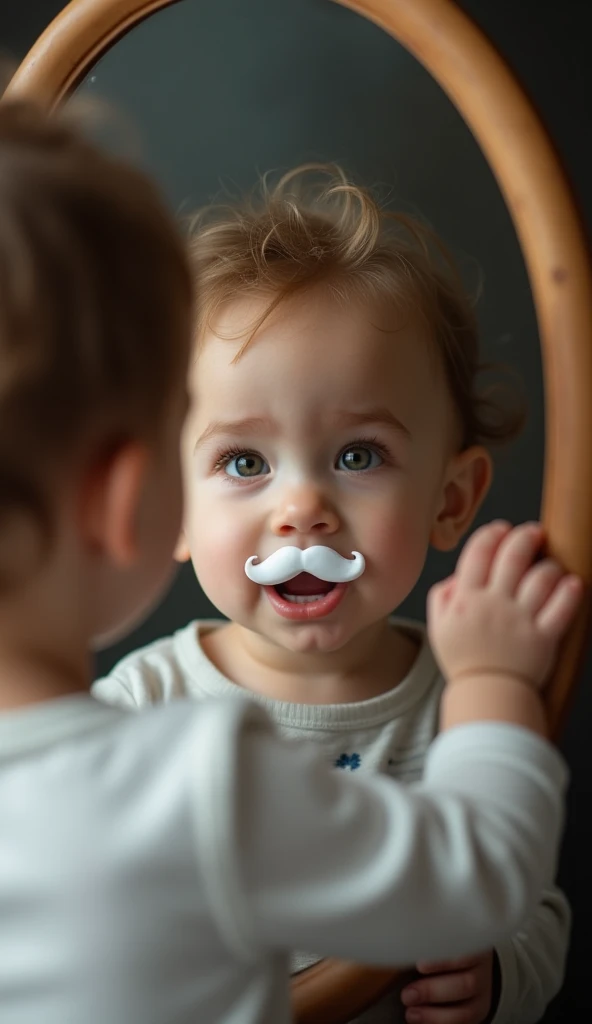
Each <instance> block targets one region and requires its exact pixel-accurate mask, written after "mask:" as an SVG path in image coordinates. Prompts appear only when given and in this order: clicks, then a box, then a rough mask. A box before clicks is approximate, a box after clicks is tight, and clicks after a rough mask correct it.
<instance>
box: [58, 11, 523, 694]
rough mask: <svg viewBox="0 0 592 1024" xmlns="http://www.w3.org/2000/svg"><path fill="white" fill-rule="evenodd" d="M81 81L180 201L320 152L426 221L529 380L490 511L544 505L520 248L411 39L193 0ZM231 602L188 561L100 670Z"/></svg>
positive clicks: (359, 23)
mask: <svg viewBox="0 0 592 1024" xmlns="http://www.w3.org/2000/svg"><path fill="white" fill-rule="evenodd" d="M78 94H79V95H82V96H89V97H95V98H96V97H99V98H100V99H102V100H105V101H106V102H107V104H108V105H109V106H110V107H112V108H113V109H114V110H115V111H118V112H120V114H121V115H122V116H121V118H117V119H116V120H117V122H118V128H117V131H116V132H115V133H114V134H115V135H117V140H115V138H114V137H112V138H108V137H107V136H105V140H104V141H105V142H106V144H107V145H110V146H111V145H117V146H120V145H122V144H123V143H125V145H126V146H128V147H131V150H132V151H133V153H134V154H135V158H136V159H137V160H138V162H139V163H140V164H141V165H142V166H144V167H145V168H146V169H147V170H149V171H150V172H151V173H152V174H154V175H155V176H156V178H157V179H158V180H159V182H160V183H161V185H162V187H163V188H164V190H165V193H166V195H167V198H168V200H169V202H170V204H171V206H172V208H173V209H174V210H175V212H177V213H180V214H186V213H189V212H190V211H191V210H192V209H194V208H195V207H197V206H200V205H202V204H204V203H206V202H209V201H211V200H212V199H216V198H220V197H221V196H223V195H224V193H225V191H226V192H227V191H230V192H232V193H233V194H236V193H237V191H241V190H243V189H248V188H251V187H252V186H253V185H254V183H255V182H256V181H257V179H258V178H259V176H260V175H261V174H262V173H263V172H266V171H269V170H278V171H283V170H287V169H289V168H291V167H292V166H294V165H296V164H298V163H301V162H303V161H310V160H315V161H334V162H338V163H340V164H341V165H342V166H343V167H344V169H345V170H346V171H347V172H348V174H350V175H351V176H353V177H354V178H355V179H356V180H357V181H359V182H360V183H362V184H365V185H370V186H374V187H376V188H377V190H378V192H379V193H380V195H381V196H382V197H383V198H386V199H387V201H388V203H389V204H390V205H391V206H392V207H393V208H398V209H402V210H405V211H408V212H409V211H410V212H416V213H419V214H420V215H421V216H422V217H423V218H424V219H426V220H427V221H428V222H429V223H430V224H431V225H432V227H433V228H434V229H435V230H436V231H437V232H438V234H439V235H440V236H441V237H442V238H443V240H444V241H445V242H446V243H447V245H448V246H449V247H450V248H451V250H452V251H453V253H454V255H455V256H456V257H457V259H458V260H459V262H460V265H461V268H462V270H463V274H465V275H466V276H467V283H468V284H469V286H470V287H471V288H473V289H474V288H475V286H476V283H477V281H478V280H479V279H480V280H481V282H482V286H481V294H480V298H479V302H478V307H477V308H478V315H479V322H480V326H481V337H482V345H483V352H484V355H485V358H487V359H493V360H496V361H502V362H504V363H507V364H509V365H510V366H511V367H513V368H514V369H515V370H516V371H517V372H518V374H519V376H520V378H521V379H522V381H523V382H524V384H525V389H526V393H527V400H528V423H527V426H526V429H525V430H524V432H523V434H522V436H521V437H520V439H519V440H518V441H517V442H515V443H514V444H513V445H512V446H511V447H510V448H509V449H507V450H506V451H505V452H504V454H503V455H501V456H500V457H499V458H498V460H497V467H496V477H495V482H494V485H493V488H492V490H491V492H490V495H489V496H488V498H487V501H486V503H485V505H484V507H483V509H482V511H481V514H480V516H479V519H478V522H481V521H483V520H485V519H489V518H492V517H494V516H499V515H503V516H505V517H507V518H509V519H511V520H513V521H518V520H523V519H526V518H530V517H533V516H536V514H537V511H538V508H539V501H540V488H541V479H542V458H543V394H542V383H541V360H540V351H539V343H538V335H537V328H536V320H535V315H534V309H533V304H532V298H531V295H530V289H529V286H528V281H527V276H526V271H525V267H524V262H523V259H522V256H521V253H520V248H519V245H518V242H517V239H516V235H515V232H514V229H513V226H512V223H511V220H510V217H509V214H508V212H507V210H506V207H505V204H504V201H503V199H502V196H501V193H500V191H499V189H498V187H497V184H496V182H495V179H494V177H493V175H492V173H491V171H490V169H489V166H488V164H487V162H486V160H485V158H484V157H483V155H482V154H481V151H480V149H479V147H478V145H477V143H476V142H475V140H474V139H473V137H472V135H471V133H470V131H469V130H468V128H467V127H466V125H465V124H464V122H463V120H462V119H461V117H460V115H459V114H458V112H457V111H456V109H455V107H454V106H453V104H452V103H451V102H450V101H449V100H448V98H447V97H446V96H445V94H444V93H443V91H442V90H441V89H440V88H439V86H438V85H437V84H436V83H435V82H434V81H433V79H432V78H431V76H430V75H429V74H428V73H427V72H426V71H425V70H424V69H423V67H422V66H421V65H420V64H419V63H418V62H417V61H416V60H415V59H414V58H413V57H411V56H410V55H409V54H408V53H407V52H406V51H405V50H404V49H403V48H402V47H401V46H400V45H399V44H398V43H396V42H395V41H394V40H393V39H392V38H391V37H390V36H388V35H387V34H386V33H384V32H383V31H381V30H380V29H379V28H377V27H376V26H374V25H373V24H371V23H370V22H368V21H367V20H366V19H365V18H362V17H360V16H359V15H357V14H355V13H353V12H351V11H349V10H347V9H345V8H343V7H341V6H340V5H338V4H335V3H330V2H328V0H281V3H280V2H278V0H249V3H248V4H246V3H244V0H216V2H215V3H213V2H210V3H206V2H205V0H181V2H178V3H175V4H173V5H171V6H170V7H167V8H165V9H163V10H161V11H158V12H157V13H156V14H154V15H152V16H151V17H149V18H147V19H146V20H144V21H143V22H141V23H140V24H138V25H137V26H136V27H134V28H133V29H132V30H131V31H130V32H129V33H128V34H127V35H126V36H125V37H123V38H122V39H121V40H120V41H118V42H117V43H116V44H115V45H114V46H113V47H112V48H111V49H110V50H109V51H108V53H107V54H106V55H105V56H104V57H103V58H102V59H101V60H100V61H98V62H97V64H96V65H95V66H94V67H93V68H92V70H91V71H90V72H89V74H88V75H87V76H86V77H85V79H84V80H83V81H82V82H81V84H80V87H79V89H78ZM123 126H125V127H124V130H123V132H122V127H123ZM109 135H111V129H109ZM124 135H125V139H123V136H124ZM336 372H338V368H337V367H336ZM453 561H454V555H453V556H443V555H436V554H433V553H432V554H430V556H429V558H428V562H427V565H426V568H425V572H424V574H423V576H422V579H421V581H420V584H419V585H418V586H417V588H416V589H415V591H414V592H413V594H412V595H410V597H409V598H408V600H407V601H406V602H405V605H404V607H403V608H402V609H401V610H402V611H403V612H404V613H405V614H409V615H411V616H412V617H416V618H423V615H424V603H425V594H426V590H427V587H428V585H429V584H430V583H431V582H432V581H433V580H434V579H435V578H437V577H440V576H442V575H444V574H445V573H447V572H448V571H449V570H450V568H451V566H452V564H453ZM217 615H218V613H217V612H216V610H215V609H213V608H212V606H211V605H210V604H209V602H208V601H207V599H206V598H205V597H204V595H203V594H202V592H201V591H200V588H199V586H198V584H197V582H196V580H195V578H194V576H193V574H192V571H191V567H190V566H184V567H183V568H182V569H181V571H180V572H179V575H178V577H177V579H176V581H175V584H174V586H173V588H172V590H171V592H170V593H169V595H168V596H167V598H166V599H165V600H164V602H163V603H162V605H161V606H160V608H159V609H158V610H157V611H155V613H154V614H153V615H152V616H151V618H150V619H149V620H148V621H147V622H146V623H144V625H143V626H142V627H141V628H140V629H139V630H137V631H136V632H135V633H134V634H133V635H131V636H130V637H128V638H126V640H125V641H124V642H123V643H120V644H118V645H117V646H116V647H113V648H111V649H110V650H108V651H104V652H102V653H101V654H100V655H99V659H98V666H97V667H98V671H99V673H100V674H102V673H103V672H105V671H107V670H108V669H109V668H110V666H111V665H112V664H113V663H114V662H115V660H117V659H118V658H119V657H121V656H122V654H124V653H125V652H127V651H128V650H131V649H133V648H136V647H137V646H139V645H141V644H144V643H146V642H149V641H150V640H152V639H155V638H156V637H157V636H161V635H163V634H165V633H169V632H171V631H172V630H174V629H175V628H177V627H179V626H181V625H184V624H185V623H186V622H188V621H189V620H190V619H192V618H204V617H210V616H217Z"/></svg>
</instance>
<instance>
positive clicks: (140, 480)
mask: <svg viewBox="0 0 592 1024" xmlns="http://www.w3.org/2000/svg"><path fill="white" fill-rule="evenodd" d="M151 462H152V455H151V453H150V450H149V448H148V446H147V445H144V444H140V443H136V442H126V443H124V444H121V445H119V446H118V447H117V448H116V449H115V450H114V451H110V452H109V453H108V454H106V455H103V456H101V457H99V458H97V459H96V460H95V461H94V462H93V463H92V464H91V465H90V466H89V468H88V470H87V472H86V474H85V477H84V480H83V484H82V488H81V492H80V502H79V519H80V524H81V528H82V532H83V536H84V538H85V540H86V542H87V543H88V544H89V546H90V547H91V548H93V549H94V550H95V551H96V552H99V553H101V554H102V555H104V556H106V557H107V558H109V559H110V560H111V561H112V562H113V563H114V564H115V565H117V566H118V567H119V568H127V567H129V566H131V565H133V564H134V562H136V561H137V559H138V558H139V557H140V553H141V551H140V549H141V545H140V538H139V522H140V516H141V506H142V499H143V494H144V490H145V486H146V480H147V477H148V474H149V472H150V469H151Z"/></svg>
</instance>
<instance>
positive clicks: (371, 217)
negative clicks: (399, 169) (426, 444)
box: [191, 164, 522, 447]
mask: <svg viewBox="0 0 592 1024" xmlns="http://www.w3.org/2000/svg"><path fill="white" fill-rule="evenodd" d="M327 178H328V179H329V180H328V181H327ZM191 250H192V257H193V264H194V270H195V273H196V276H197V277H198V279H199V288H200V303H199V311H198V320H197V340H198V344H199V342H200V340H201V339H202V337H203V335H204V332H205V331H206V330H209V329H212V328H213V326H214V323H215V320H216V318H217V316H218V315H219V313H220V312H221V311H222V310H223V308H224V307H225V306H226V305H227V304H229V303H230V302H232V301H233V300H234V299H236V298H237V297H239V296H246V295H250V294H257V295H263V296H266V297H268V299H269V301H268V303H267V304H266V306H265V308H264V311H263V313H262V314H261V315H260V316H259V317H258V318H257V319H256V320H255V321H254V322H253V323H252V324H249V325H248V327H247V330H248V338H247V341H246V342H245V344H244V345H243V346H242V347H241V349H240V350H239V353H238V357H240V355H241V354H242V352H243V351H244V348H246V346H247V345H248V344H250V342H251V341H252V340H253V338H254V336H255V334H256V332H257V331H258V330H259V328H260V327H261V326H262V325H263V323H264V322H265V321H266V319H267V317H268V316H269V315H270V314H271V313H272V312H273V311H274V310H275V309H276V308H277V307H278V306H279V305H280V304H281V303H282V302H283V301H284V300H285V299H289V298H292V297H294V296H297V295H299V294H303V293H305V292H306V291H307V290H309V289H311V288H314V287H317V286H320V287H325V288H327V289H328V290H329V291H330V292H331V293H332V294H333V295H334V296H335V297H336V298H337V299H338V300H339V301H341V302H349V301H355V300H359V299H361V300H362V301H365V302H368V303H369V304H370V305H373V304H374V305H376V304H381V305H384V304H385V303H386V305H387V307H388V305H391V307H392V309H393V310H396V311H397V314H400V313H403V314H406V313H409V314H411V315H416V316H418V317H419V318H420V319H421V320H422V321H423V322H424V323H425V325H426V326H427V328H428V333H429V336H430V338H431V340H432V341H433V342H434V343H435V346H436V349H437V351H438V352H439V353H440V356H441V359H442V364H443V368H444V372H445V376H446V381H447V384H448V388H449V390H450V393H451V396H452V399H453V401H454V403H455V405H456V409H457V413H458V416H459V421H460V425H461V431H462V445H463V447H468V446H469V445H472V444H485V445H491V444H494V443H500V442H504V441H506V440H509V439H510V438H511V437H513V436H514V435H515V434H516V433H517V431H518V429H519V427H520V425H521V419H522V416H521V414H520V412H519V411H518V410H517V409H515V408H514V409H512V408H509V407H507V406H506V405H505V404H504V403H503V402H502V401H500V400H499V399H498V398H496V397H495V393H494V391H493V389H491V387H490V388H489V389H488V390H487V391H486V390H484V389H481V388H480V387H479V377H480V375H481V373H482V372H483V371H484V370H486V369H487V370H491V369H492V367H491V366H485V365H484V364H482V363H481V362H480V357H479V336H478V329H477V320H476V316H475V311H474V304H473V303H472V302H471V300H470V298H469V296H468V294H467V292H466V290H465V288H464V286H463V283H462V280H461V276H460V273H459V272H458V270H457V268H456V266H455V264H454V261H453V259H452V257H451V255H450V253H449V252H448V251H447V250H446V248H445V246H444V245H443V244H442V242H441V241H440V240H439V239H438V238H437V237H436V236H435V234H434V233H433V232H432V231H431V230H430V229H429V228H428V227H426V226H425V225H424V224H423V223H422V222H421V221H419V220H418V219H416V218H414V217H412V216H409V215H406V214H403V213H397V212H392V211H390V210H387V209H386V208H384V207H382V206H381V205H380V204H379V203H378V202H377V201H376V199H375V198H374V197H373V196H372V194H371V193H370V192H369V191H368V190H367V189H364V188H361V187H360V186H358V185H355V184H352V183H351V182H350V181H348V180H347V178H346V176H345V174H344V173H343V171H342V170H341V169H340V168H339V167H337V166H334V165H317V164H306V165H303V166H301V167H297V168H296V169H295V170H293V171H291V172H290V173H288V174H286V175H284V177H282V178H281V179H280V180H279V181H278V183H277V184H276V185H275V186H274V187H270V186H269V185H268V181H267V179H266V178H263V180H262V182H261V187H260V189H259V190H258V192H257V193H255V195H254V196H253V197H249V198H248V199H247V200H241V201H240V202H238V203H236V204H232V203H228V204H226V205H212V206H210V207H206V208H204V209H203V210H202V211H200V212H199V213H198V214H197V215H196V218H195V221H194V227H193V232H192V240H191ZM238 357H237V358H238ZM336 372H337V368H336ZM497 390H498V392H499V389H497Z"/></svg>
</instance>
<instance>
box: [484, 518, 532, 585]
mask: <svg viewBox="0 0 592 1024" xmlns="http://www.w3.org/2000/svg"><path fill="white" fill-rule="evenodd" d="M543 537H544V531H543V528H542V526H540V524H539V523H524V524H523V525H522V526H517V527H516V528H515V529H514V530H512V532H511V533H510V534H508V535H507V536H506V537H504V539H503V541H502V542H501V544H500V545H499V550H498V552H497V555H496V557H495V559H494V562H493V565H492V567H491V572H490V574H489V582H490V584H491V586H492V587H493V588H494V589H495V590H497V591H501V592H502V593H504V594H509V595H512V594H514V592H515V591H516V588H517V587H518V584H519V583H520V581H521V579H522V577H523V576H524V574H525V572H526V571H527V569H528V568H529V567H530V566H531V565H532V562H533V559H534V557H535V555H536V553H537V551H538V550H539V548H540V546H541V544H542V541H543Z"/></svg>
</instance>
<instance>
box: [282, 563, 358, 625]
mask: <svg viewBox="0 0 592 1024" xmlns="http://www.w3.org/2000/svg"><path fill="white" fill-rule="evenodd" d="M347 587H348V584H347V583H328V582H327V581H326V580H320V579H318V577H316V576H312V575H311V573H308V572H301V573H299V574H298V576H295V577H294V579H291V580H287V581H286V582H285V583H279V584H277V586H275V587H264V588H263V589H264V590H265V592H266V594H267V597H268V598H269V601H270V603H271V605H272V606H273V608H274V609H275V610H276V611H277V612H278V613H279V614H280V615H281V616H282V617H283V618H286V619H317V618H321V617H322V616H324V615H328V614H329V613H330V612H332V611H333V610H334V609H335V608H336V607H337V605H338V604H339V603H340V601H341V599H342V597H343V595H344V594H345V591H346V589H347Z"/></svg>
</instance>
